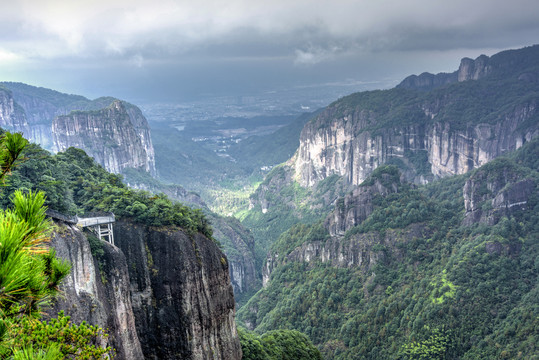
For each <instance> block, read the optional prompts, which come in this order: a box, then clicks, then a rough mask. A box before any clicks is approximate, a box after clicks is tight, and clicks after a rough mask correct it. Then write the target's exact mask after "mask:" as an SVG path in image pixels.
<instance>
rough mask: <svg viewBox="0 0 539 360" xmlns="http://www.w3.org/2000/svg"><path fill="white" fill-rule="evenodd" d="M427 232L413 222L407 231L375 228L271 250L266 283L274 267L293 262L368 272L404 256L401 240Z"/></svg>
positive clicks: (265, 274)
mask: <svg viewBox="0 0 539 360" xmlns="http://www.w3.org/2000/svg"><path fill="white" fill-rule="evenodd" d="M426 235H428V229H426V228H425V227H424V225H423V224H413V225H410V226H409V227H408V228H407V229H406V230H405V231H397V230H388V231H386V233H385V234H384V236H380V234H379V233H373V232H371V233H365V234H356V235H352V236H351V237H350V238H349V239H346V240H344V239H343V238H342V237H338V236H333V237H330V238H329V239H328V240H326V241H312V242H307V243H304V244H303V245H301V246H299V247H297V248H295V249H294V250H293V251H292V252H290V254H288V255H286V256H284V257H283V256H279V254H276V253H270V254H269V255H268V258H267V259H266V263H265V265H264V268H263V269H262V279H263V285H264V286H266V284H267V283H268V282H269V280H270V276H271V273H272V272H273V270H274V269H276V268H277V267H278V266H282V265H284V264H287V263H289V262H316V261H320V262H322V263H327V264H330V265H331V266H334V267H338V268H360V269H361V271H364V272H367V271H369V270H371V269H372V268H373V266H374V265H376V264H377V263H378V262H380V261H385V259H386V258H388V257H391V258H392V259H393V261H394V260H397V261H398V259H399V258H401V257H402V256H404V253H403V252H402V250H401V247H399V246H398V244H399V243H404V242H406V241H408V240H410V239H413V238H419V237H424V236H426Z"/></svg>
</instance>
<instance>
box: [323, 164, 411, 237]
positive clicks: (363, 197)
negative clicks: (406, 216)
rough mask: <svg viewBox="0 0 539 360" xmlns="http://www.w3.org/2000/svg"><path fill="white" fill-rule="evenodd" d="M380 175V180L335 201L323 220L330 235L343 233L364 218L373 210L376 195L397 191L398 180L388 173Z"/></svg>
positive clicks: (383, 195) (358, 188)
mask: <svg viewBox="0 0 539 360" xmlns="http://www.w3.org/2000/svg"><path fill="white" fill-rule="evenodd" d="M381 177H382V179H381V180H382V181H380V179H376V180H374V181H373V182H374V183H373V184H372V185H364V186H358V187H356V188H354V189H353V190H352V191H350V192H349V193H348V194H346V196H344V197H343V198H340V199H339V200H338V201H337V204H336V205H335V210H334V211H333V212H332V213H331V214H329V215H328V216H327V217H326V220H325V222H324V227H325V228H326V229H327V230H328V232H329V234H330V235H331V236H336V235H344V234H345V233H346V231H348V230H349V229H351V228H353V227H354V226H356V225H359V224H360V223H362V222H363V221H364V220H366V219H367V217H369V215H370V214H372V212H373V211H374V204H373V200H374V199H375V197H376V196H381V197H385V196H387V195H388V194H391V193H396V192H398V191H399V187H400V185H401V184H400V181H391V180H392V179H391V177H390V175H389V174H382V175H381ZM384 180H385V181H384ZM397 180H398V179H397Z"/></svg>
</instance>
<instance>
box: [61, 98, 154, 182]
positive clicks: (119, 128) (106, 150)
mask: <svg viewBox="0 0 539 360" xmlns="http://www.w3.org/2000/svg"><path fill="white" fill-rule="evenodd" d="M130 112H131V113H132V114H134V115H135V118H134V119H135V121H133V119H132V118H131V116H130ZM140 116H142V115H141V114H140ZM140 116H138V115H137V112H136V111H135V110H133V109H129V110H128V109H127V108H126V106H125V105H124V104H123V103H122V102H121V101H119V100H116V101H114V102H113V103H112V104H111V105H110V106H108V107H106V108H104V109H101V110H97V111H74V112H72V113H70V114H69V115H62V116H57V117H56V118H55V119H54V121H53V124H52V133H53V140H54V144H55V151H64V150H65V149H67V148H68V147H77V148H81V149H83V150H85V151H86V152H87V154H88V155H90V156H91V157H93V158H94V159H95V160H96V161H97V162H98V163H99V164H101V165H103V166H104V167H105V168H106V169H107V170H108V171H110V172H114V173H120V172H121V171H122V170H123V169H124V168H138V169H143V170H145V171H147V172H150V173H155V162H154V154H153V147H152V146H151V141H150V138H149V130H148V129H147V128H146V129H143V127H142V126H140V125H141V119H140ZM148 151H149V153H148Z"/></svg>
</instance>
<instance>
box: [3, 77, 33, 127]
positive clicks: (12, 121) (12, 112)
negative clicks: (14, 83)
mask: <svg viewBox="0 0 539 360" xmlns="http://www.w3.org/2000/svg"><path fill="white" fill-rule="evenodd" d="M0 127H2V128H4V129H7V130H11V131H18V132H22V133H23V134H28V132H29V130H30V127H29V126H28V122H27V121H26V116H25V114H24V111H23V110H22V109H21V108H20V106H19V105H18V104H17V103H16V102H15V101H14V100H13V94H12V92H11V91H10V90H8V89H6V88H4V87H2V86H0Z"/></svg>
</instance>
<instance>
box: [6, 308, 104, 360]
mask: <svg viewBox="0 0 539 360" xmlns="http://www.w3.org/2000/svg"><path fill="white" fill-rule="evenodd" d="M9 335H10V337H11V338H12V339H14V340H13V341H12V342H11V344H10V345H11V351H13V358H14V360H15V359H36V358H37V359H55V360H57V359H71V358H76V359H81V360H82V359H88V360H89V359H96V360H97V359H105V358H109V357H110V356H111V355H112V354H113V350H112V348H110V347H106V348H104V347H101V346H99V345H98V344H97V339H100V338H101V339H105V338H106V337H107V336H108V335H106V334H105V333H104V332H103V329H101V328H99V327H97V326H93V325H88V324H87V323H86V322H82V323H81V324H80V325H75V324H73V323H71V321H70V317H69V316H65V315H64V313H63V311H62V312H60V313H59V314H58V317H57V318H52V319H51V320H49V321H40V320H31V319H29V318H28V317H22V318H20V319H18V320H17V321H15V322H13V323H12V324H11V327H10V330H9ZM15 339H16V340H15ZM44 350H45V351H44ZM52 354H54V357H52ZM29 355H30V356H29ZM33 356H34V357H33Z"/></svg>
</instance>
